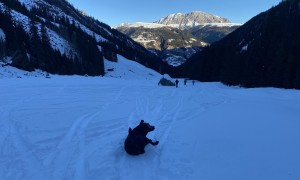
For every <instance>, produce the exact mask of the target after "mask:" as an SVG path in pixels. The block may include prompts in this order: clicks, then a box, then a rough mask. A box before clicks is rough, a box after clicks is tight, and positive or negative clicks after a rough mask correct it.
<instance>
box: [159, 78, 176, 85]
mask: <svg viewBox="0 0 300 180" xmlns="http://www.w3.org/2000/svg"><path fill="white" fill-rule="evenodd" d="M158 85H162V86H175V84H174V83H173V82H172V81H170V80H168V79H166V78H161V79H160V80H159V82H158Z"/></svg>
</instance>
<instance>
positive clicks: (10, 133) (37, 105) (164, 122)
mask: <svg viewBox="0 0 300 180" xmlns="http://www.w3.org/2000/svg"><path fill="white" fill-rule="evenodd" d="M79 79H80V78H79ZM76 80H77V79H76ZM76 80H75V82H72V81H70V80H69V79H68V78H62V77H54V78H53V79H50V80H42V79H37V80H31V79H22V80H18V83H14V82H17V80H14V79H13V80H11V81H12V82H11V83H9V82H10V81H9V80H2V81H4V82H5V81H6V84H5V83H4V84H5V85H3V84H0V98H1V99H2V100H3V101H2V103H1V104H0V125H1V130H0V179H5V180H6V179H34V180H40V179H49V180H51V179H58V180H60V179H75V180H81V179H91V180H93V179H117V180H119V179H120V180H123V179H124V180H125V179H143V180H148V179H149V180H150V179H158V180H165V179H207V180H209V179H219V178H218V177H221V176H222V175H225V179H234V177H238V178H237V179H239V178H240V177H244V178H245V179H250V180H257V179H262V180H263V179H270V178H271V179H274V178H275V177H281V179H292V180H296V179H297V177H299V176H298V175H299V173H298V171H297V168H296V166H291V165H290V166H289V165H282V166H281V165H278V166H274V167H273V168H278V169H281V171H282V172H281V171H279V172H274V173H275V174H276V173H277V175H273V176H272V174H264V176H263V175H262V174H261V173H262V172H261V171H260V170H258V169H254V170H253V169H252V171H251V172H255V173H250V174H249V173H247V172H246V171H245V169H248V167H247V162H246V163H245V164H246V165H244V164H240V162H239V160H240V159H246V160H247V159H248V161H250V165H248V166H249V167H251V159H253V157H252V156H253V155H252V154H251V151H255V150H252V149H250V150H249V151H250V152H248V151H246V150H244V149H249V148H250V147H252V146H253V145H257V146H259V147H261V148H264V146H260V143H261V144H263V145H265V146H266V147H267V148H265V149H262V150H261V152H264V151H266V152H268V151H267V150H268V148H272V147H273V146H274V144H275V145H276V143H277V141H278V142H280V143H284V145H285V146H288V147H289V148H290V149H289V151H292V152H294V150H295V152H296V150H297V149H300V148H299V146H300V145H298V144H299V143H296V140H297V139H299V138H297V137H298V136H297V135H299V133H298V134H297V132H298V131H297V127H299V126H297V125H299V123H297V122H296V120H295V118H294V117H297V115H298V114H299V113H298V114H297V112H299V110H300V109H299V107H298V106H297V102H299V99H300V96H299V95H297V92H294V91H282V92H287V93H282V92H281V90H276V89H263V90H259V89H256V90H244V89H235V88H229V87H225V86H223V85H221V84H214V83H212V84H202V83H199V84H196V86H195V87H192V86H187V87H184V86H180V87H179V88H178V89H176V88H174V87H160V86H156V82H152V81H150V82H148V84H147V83H145V82H144V81H143V82H134V83H132V84H130V83H129V84H128V82H124V81H122V80H117V81H115V82H113V83H111V82H110V81H105V80H102V79H101V78H100V79H98V78H96V79H89V78H84V77H82V79H80V81H79V82H76ZM48 81H49V82H48ZM274 97H276V98H274ZM295 98H296V99H298V100H294V99H295ZM266 102H267V104H266ZM278 102H280V103H278ZM240 104H242V105H240ZM261 104H262V105H261ZM281 104H283V106H282V105H281ZM252 105H255V106H258V107H255V106H254V107H253V106H252ZM273 105H274V106H273ZM243 106H245V107H243ZM265 106H271V110H272V111H271V110H269V109H264V111H266V115H269V114H268V113H270V116H271V117H272V118H273V119H275V120H273V121H270V122H272V123H273V124H275V125H273V124H272V123H269V125H268V122H269V121H268V120H265V119H261V120H260V121H253V122H252V120H251V117H250V118H248V117H244V118H243V119H242V122H240V121H237V120H236V119H240V115H241V114H239V112H237V115H235V114H234V113H229V114H227V111H232V109H231V108H240V109H238V110H237V111H239V110H241V111H242V113H248V110H246V111H245V110H244V108H245V109H247V108H250V107H251V108H257V109H261V108H265ZM277 106H278V107H277ZM277 108H281V109H282V108H285V109H286V111H282V112H283V115H281V114H280V113H277V114H276V111H273V110H277ZM223 109H225V110H223ZM281 109H280V110H281ZM234 110H235V109H234ZM233 112H235V111H233ZM258 112H259V111H258V110H257V112H256V111H255V112H254V113H251V112H250V113H248V115H249V116H252V115H253V117H259V116H258V115H255V114H256V113H258ZM285 112H288V114H289V116H288V118H287V119H288V121H286V124H282V125H281V126H278V127H280V128H279V129H280V130H281V129H284V131H283V132H284V133H285V134H288V135H287V137H288V138H286V139H291V138H292V140H293V141H294V143H293V144H289V143H288V141H287V140H286V139H285V137H282V136H278V135H277V133H274V132H277V131H278V129H276V128H278V127H277V126H276V123H278V122H281V121H280V120H281V119H280V118H281V117H280V116H282V117H285V118H286V116H284V113H285ZM217 113H220V114H221V115H216V114H217ZM272 113H275V115H273V116H274V117H273V116H272ZM224 115H225V116H228V117H227V118H223V117H221V116H224ZM242 115H243V114H242ZM262 115H264V114H262ZM266 115H265V116H266ZM235 116H237V117H235ZM277 116H279V118H278V119H276V118H277ZM231 118H232V119H231ZM142 119H144V120H145V121H146V122H149V123H150V124H152V125H154V126H155V127H156V128H155V130H154V131H153V132H150V133H149V134H148V137H149V138H150V139H152V140H154V141H155V140H158V141H160V143H159V144H158V145H157V146H152V145H148V146H146V149H145V151H146V153H145V154H143V155H140V156H130V155H128V154H126V152H125V151H124V147H123V143H124V140H125V138H126V136H127V133H128V128H129V127H132V128H134V127H135V126H137V125H138V124H139V122H140V120H142ZM244 119H246V120H244ZM265 121H266V122H267V123H266V122H265ZM243 123H245V125H243ZM279 124H280V123H279ZM290 124H291V125H290ZM292 125H293V126H292ZM245 126H247V128H245ZM224 127H225V128H224ZM236 127H238V128H236ZM265 127H268V128H270V129H271V130H269V134H270V135H268V133H267V134H264V133H263V132H260V131H261V129H264V128H265ZM293 127H295V128H293ZM239 128H241V130H239ZM243 128H244V129H243ZM249 128H250V130H248V129H249ZM251 128H252V129H251ZM286 129H288V130H286ZM251 130H253V131H255V133H258V134H259V133H261V137H262V138H261V139H262V140H261V141H259V140H258V139H256V138H255V137H256V136H254V138H253V137H252V136H251V135H249V134H247V132H243V131H249V132H251ZM273 131H274V132H273ZM237 133H239V134H237ZM239 135H240V136H241V138H239V137H236V136H239ZM275 135H277V136H278V137H276V139H272V136H275ZM243 138H244V139H245V141H244V140H242V141H241V139H243ZM264 138H265V139H266V140H268V142H271V143H270V145H269V146H268V144H265V142H266V141H264ZM246 141H247V142H246ZM256 141H258V142H256ZM273 141H274V144H272V142H273ZM225 142H226V143H229V145H228V146H224V145H223V144H224V143H225ZM220 147H221V149H220ZM239 150H240V151H239ZM273 151H274V152H272V153H273V154H274V155H277V153H278V154H279V153H281V152H286V151H285V149H283V150H280V148H279V150H277V149H273ZM247 153H249V155H248V154H247ZM272 153H266V154H263V155H264V156H262V155H261V154H260V153H257V155H258V159H259V158H260V156H262V157H265V156H268V155H269V154H272ZM291 154H292V153H291ZM236 157H238V158H236ZM270 157H272V156H270ZM279 158H281V157H279ZM285 158H286V159H288V160H284V159H285ZM289 158H290V160H289ZM229 159H230V160H229ZM299 159H300V157H298V156H297V155H295V154H294V155H293V156H287V157H282V159H281V161H282V164H287V163H286V162H291V161H297V160H299ZM267 160H268V161H266V162H269V161H270V163H269V164H267V165H269V166H272V164H274V163H272V162H271V158H270V159H267ZM228 162H229V163H228ZM222 163H223V164H222ZM226 163H227V164H226ZM253 163H254V164H257V166H260V164H262V162H261V161H259V160H256V161H254V162H252V164H253ZM232 164H234V165H236V166H237V165H240V166H241V167H242V168H240V167H235V166H234V167H231V166H232ZM223 165H224V166H223ZM260 167H261V166H260ZM262 167H265V166H262ZM267 167H268V166H267ZM224 168H225V169H226V170H228V171H225V170H224V171H222V169H224ZM235 168H240V169H238V170H240V171H241V172H242V173H241V174H242V175H241V174H237V175H236V174H235V173H233V174H231V171H230V170H233V169H235ZM215 170H216V171H218V172H219V173H217V174H215V173H212V172H214V171H215ZM270 170H272V168H270V169H267V171H268V172H270ZM285 170H286V171H285ZM287 170H288V171H287ZM210 173H211V174H210ZM259 173H260V175H261V176H259V175H257V174H259ZM280 173H281V174H280ZM219 174H220V175H219ZM278 174H279V176H278ZM222 177H223V176H222ZM272 177H273V178H272ZM288 177H291V178H288ZM275 179H276V178H275ZM277 179H280V178H277ZM277 179H276V180H277Z"/></svg>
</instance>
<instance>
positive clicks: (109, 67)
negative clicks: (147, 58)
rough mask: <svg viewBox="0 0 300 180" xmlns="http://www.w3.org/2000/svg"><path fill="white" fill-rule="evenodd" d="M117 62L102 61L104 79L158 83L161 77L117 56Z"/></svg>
mask: <svg viewBox="0 0 300 180" xmlns="http://www.w3.org/2000/svg"><path fill="white" fill-rule="evenodd" d="M117 57H118V62H111V61H108V60H105V61H104V64H105V70H106V74H105V76H106V77H114V78H121V79H127V80H153V81H157V82H158V81H159V79H160V78H161V77H162V75H161V74H159V73H158V72H156V71H154V70H152V69H150V68H146V67H145V66H143V65H141V64H139V63H137V62H135V61H131V60H128V59H126V58H125V57H123V56H121V55H118V56H117Z"/></svg>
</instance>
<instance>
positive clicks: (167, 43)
mask: <svg viewBox="0 0 300 180" xmlns="http://www.w3.org/2000/svg"><path fill="white" fill-rule="evenodd" d="M116 29H117V30H119V31H121V32H123V33H124V34H126V35H128V36H130V37H131V38H132V39H133V40H134V41H136V42H138V43H140V44H141V45H143V46H144V47H145V48H147V49H156V50H159V51H164V50H170V49H175V48H182V47H195V46H200V47H202V46H206V43H205V42H202V41H200V40H199V39H197V38H196V37H195V36H193V35H192V34H189V33H188V32H186V31H182V30H180V29H177V28H173V27H170V26H166V25H160V24H155V23H132V24H128V23H126V24H121V25H120V26H117V27H116Z"/></svg>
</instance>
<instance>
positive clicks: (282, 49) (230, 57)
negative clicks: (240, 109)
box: [178, 0, 300, 88]
mask: <svg viewBox="0 0 300 180" xmlns="http://www.w3.org/2000/svg"><path fill="white" fill-rule="evenodd" d="M299 9H300V2H299V0H286V1H282V2H281V3H280V4H279V5H277V6H276V7H273V8H271V9H270V10H268V11H266V12H264V13H261V14H259V15H257V16H256V17H254V18H253V19H251V20H250V21H249V22H247V23H246V24H244V25H243V26H242V27H240V28H238V29H237V30H236V31H234V32H233V33H231V34H229V35H228V36H226V37H225V38H224V39H223V40H221V41H219V42H217V43H215V44H213V45H212V46H210V47H207V48H205V49H204V50H203V51H202V52H201V53H198V54H196V55H195V56H193V57H192V58H191V59H190V60H189V61H188V62H187V63H186V64H185V65H183V66H182V67H180V68H179V69H178V72H179V74H180V75H185V76H188V77H190V78H193V79H198V80H201V81H221V82H224V83H226V84H229V85H241V86H245V87H258V86H259V87H261V86H263V87H265V86H274V87H284V88H300V61H299V58H300V46H299V42H300V34H299V32H300V10H299ZM179 74H178V75H179Z"/></svg>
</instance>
